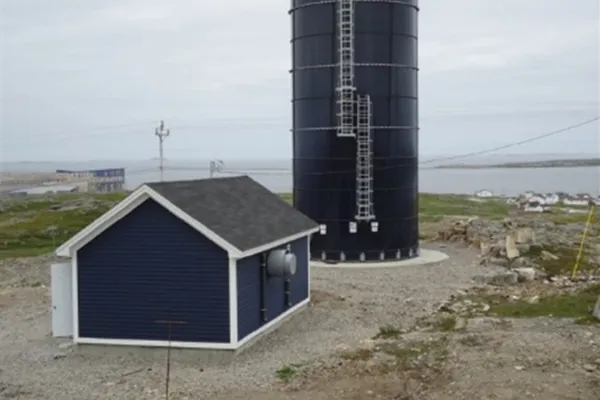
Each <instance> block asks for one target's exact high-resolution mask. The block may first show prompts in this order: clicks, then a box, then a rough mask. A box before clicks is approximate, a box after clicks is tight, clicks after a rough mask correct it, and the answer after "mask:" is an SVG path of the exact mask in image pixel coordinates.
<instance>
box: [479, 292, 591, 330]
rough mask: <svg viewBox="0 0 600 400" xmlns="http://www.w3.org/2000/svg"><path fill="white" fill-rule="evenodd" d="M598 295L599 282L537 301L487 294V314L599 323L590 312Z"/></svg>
mask: <svg viewBox="0 0 600 400" xmlns="http://www.w3.org/2000/svg"><path fill="white" fill-rule="evenodd" d="M598 296H600V284H594V285H591V286H588V287H587V288H585V289H583V290H581V291H579V292H576V293H568V294H557V295H552V296H548V297H543V298H541V299H540V300H539V301H538V302H537V303H530V302H527V301H524V300H517V301H509V300H507V299H506V298H503V297H501V296H487V297H486V298H485V300H484V301H485V302H486V303H487V304H489V305H490V310H489V312H488V313H489V314H491V315H495V316H498V317H507V318H533V317H549V316H551V317H557V318H576V319H577V321H578V323H599V322H600V321H598V320H595V319H593V318H592V317H591V312H592V309H593V307H594V305H595V304H596V301H597V299H598Z"/></svg>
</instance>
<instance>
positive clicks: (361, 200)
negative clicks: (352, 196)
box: [355, 94, 375, 221]
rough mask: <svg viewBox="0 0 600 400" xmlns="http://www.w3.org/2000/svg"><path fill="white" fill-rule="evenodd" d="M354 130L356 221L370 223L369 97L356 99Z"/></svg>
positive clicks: (370, 107) (373, 216)
mask: <svg viewBox="0 0 600 400" xmlns="http://www.w3.org/2000/svg"><path fill="white" fill-rule="evenodd" d="M357 102H358V105H357V130H356V132H357V133H356V216H355V218H356V220H357V221H372V220H374V219H375V214H374V210H373V137H372V130H373V129H372V119H373V112H372V102H371V96H369V95H368V94H367V95H362V96H361V95H359V96H358V98H357Z"/></svg>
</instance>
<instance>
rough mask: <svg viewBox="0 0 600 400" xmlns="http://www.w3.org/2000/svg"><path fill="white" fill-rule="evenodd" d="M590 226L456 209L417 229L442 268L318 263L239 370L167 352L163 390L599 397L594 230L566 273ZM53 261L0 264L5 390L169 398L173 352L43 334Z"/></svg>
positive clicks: (0, 375) (300, 397) (301, 397)
mask: <svg viewBox="0 0 600 400" xmlns="http://www.w3.org/2000/svg"><path fill="white" fill-rule="evenodd" d="M90 201H91V200H90ZM88 203H89V202H88V201H87V200H86V203H85V204H88ZM61 207H65V206H64V204H63V205H61ZM78 207H79V206H75V208H76V209H77V208H78ZM86 207H87V206H86ZM90 207H91V208H92V209H93V207H92V206H90ZM79 208H80V207H79ZM61 210H64V208H61ZM67 211H68V210H67ZM27 212H29V211H27ZM57 221H59V222H60V221H63V220H62V219H61V220H57ZM0 228H1V227H0ZM7 232H8V231H7ZM582 232H583V224H582V223H581V222H573V223H571V222H567V223H555V222H552V221H549V220H546V219H543V218H542V217H540V216H536V217H525V216H513V217H511V218H505V219H502V218H500V219H492V220H490V219H485V218H468V217H459V216H453V217H448V218H442V219H440V220H439V221H437V220H436V222H435V223H431V224H429V225H427V226H425V227H424V229H423V234H424V236H427V237H430V238H433V239H435V240H433V241H431V242H428V243H425V244H424V247H426V248H433V249H438V250H441V251H444V252H446V253H448V254H449V255H450V259H449V260H447V261H445V262H443V263H441V264H438V265H432V266H412V267H403V268H395V269H394V268H385V269H370V270H360V269H352V270H341V269H338V268H315V269H314V270H313V272H312V279H313V280H312V303H311V306H310V307H309V309H308V310H307V311H306V312H304V313H303V314H301V315H299V316H297V317H296V318H295V319H293V320H292V321H290V322H289V323H287V324H286V325H284V326H283V327H282V328H281V329H279V330H278V331H276V332H275V333H273V334H272V335H270V336H268V337H267V338H265V339H263V340H262V341H261V342H259V343H257V344H256V345H255V346H253V347H252V348H250V349H249V350H248V351H247V352H245V353H243V354H242V355H240V356H239V357H238V358H237V359H236V360H235V362H234V363H227V362H224V361H223V360H222V359H219V358H218V357H215V356H214V355H211V354H206V353H197V352H190V351H186V352H174V353H173V358H172V366H171V385H170V388H171V397H170V398H171V400H173V399H190V400H191V399H194V400H195V399H216V400H219V399H222V400H228V399H244V400H246V399H248V400H252V399H256V400H275V399H296V400H305V399H306V400H308V399H350V400H352V399H356V400H359V399H360V400H363V399H370V398H373V399H404V400H416V399H430V400H438V399H439V400H442V399H469V398H473V399H506V400H508V399H541V400H554V399H556V400H558V399H578V400H587V399H590V400H591V399H594V400H596V399H598V397H599V394H600V324H598V322H599V321H600V315H598V317H597V318H596V317H594V316H593V315H592V314H593V312H594V310H593V308H594V303H595V301H596V298H597V297H598V296H600V281H599V280H598V278H599V272H600V271H599V265H600V259H599V257H600V248H598V238H599V235H600V226H598V225H595V226H593V227H592V229H591V230H590V232H589V233H590V235H589V239H588V240H587V242H586V244H585V246H584V252H583V257H582V259H581V261H580V263H579V267H578V271H577V273H576V274H575V279H570V275H571V272H572V269H573V266H574V265H575V258H576V256H577V252H578V249H579V241H580V238H581V233H582ZM8 234H10V232H8V233H7V235H8ZM7 237H8V238H9V239H11V240H13V239H14V236H7ZM14 243H16V242H14ZM52 261H53V258H52V257H51V256H39V257H30V258H13V259H5V260H2V261H0V398H8V399H25V400H41V399H82V400H87V399H102V400H105V399H134V400H138V399H139V400H145V399H148V400H150V399H163V398H164V378H165V355H166V354H165V351H164V350H160V349H158V350H148V349H144V350H140V349H109V348H102V347H91V348H90V347H88V348H73V347H71V346H70V345H69V343H68V342H57V341H55V340H53V339H52V338H51V337H50V301H49V300H50V293H49V268H48V265H49V263H51V262H52ZM599 308H600V306H599ZM596 312H597V314H600V310H596Z"/></svg>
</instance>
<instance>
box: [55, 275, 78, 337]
mask: <svg viewBox="0 0 600 400" xmlns="http://www.w3.org/2000/svg"><path fill="white" fill-rule="evenodd" d="M50 268H51V269H50V279H51V286H52V289H51V294H52V336H54V337H66V336H72V335H73V275H72V269H71V268H72V267H71V263H62V264H52V265H51V266H50Z"/></svg>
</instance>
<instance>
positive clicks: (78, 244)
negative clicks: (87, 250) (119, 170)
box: [55, 185, 242, 258]
mask: <svg viewBox="0 0 600 400" xmlns="http://www.w3.org/2000/svg"><path fill="white" fill-rule="evenodd" d="M147 199H152V200H154V201H156V202H157V203H158V204H160V205H161V206H162V207H164V208H165V209H166V210H167V211H169V212H170V213H171V214H173V215H175V216H176V217H178V218H179V219H180V220H182V221H183V222H185V223H187V224H188V225H190V226H191V227H192V228H194V229H195V230H196V231H198V232H199V233H200V234H202V235H203V236H205V237H206V238H207V239H209V240H210V241H212V242H213V243H214V244H216V245H217V246H219V247H221V248H222V249H223V250H225V251H226V252H227V253H228V255H229V257H234V258H236V257H239V256H240V254H242V252H241V251H240V250H239V249H238V248H236V247H235V246H233V245H232V244H231V243H229V242H227V241H226V240H225V239H223V238H222V237H220V236H219V235H217V234H216V233H214V232H213V231H212V230H210V229H209V228H208V227H207V226H206V225H204V224H202V223H201V222H200V221H198V220H196V219H194V218H192V217H191V216H190V215H188V214H187V213H186V212H184V211H183V210H181V209H180V208H179V207H177V206H176V205H174V204H173V203H171V202H170V201H169V200H168V199H167V198H165V197H163V196H162V195H160V194H159V193H157V192H156V191H155V190H153V189H151V188H150V187H149V186H147V185H142V186H140V187H139V188H138V189H136V190H135V191H134V192H133V193H131V194H130V195H129V196H127V197H126V198H125V199H123V200H122V201H121V202H120V203H118V204H117V205H115V206H114V207H113V208H111V209H110V210H108V211H107V212H106V213H104V214H103V215H101V216H100V217H99V218H97V219H96V220H95V221H94V222H92V223H91V224H89V225H88V226H86V227H85V228H84V229H82V230H81V231H79V232H78V233H77V234H75V235H74V236H73V237H72V238H71V239H69V240H67V241H66V242H65V243H63V244H62V245H61V246H60V247H58V248H57V249H56V250H55V254H56V255H57V256H59V257H72V256H73V254H74V253H75V252H76V251H77V250H79V249H80V248H82V247H83V246H85V245H86V244H87V243H89V242H91V241H92V240H93V239H94V238H96V237H97V236H98V235H100V234H101V233H102V232H104V231H105V230H106V229H108V228H110V227H111V226H112V225H114V224H115V223H116V222H117V221H119V220H120V219H121V218H123V217H125V216H126V215H128V214H129V213H130V212H132V211H133V210H135V209H136V208H137V207H138V206H139V205H140V204H142V203H143V202H144V201H145V200H147Z"/></svg>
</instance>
